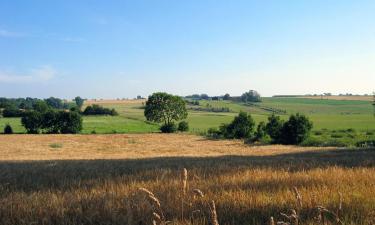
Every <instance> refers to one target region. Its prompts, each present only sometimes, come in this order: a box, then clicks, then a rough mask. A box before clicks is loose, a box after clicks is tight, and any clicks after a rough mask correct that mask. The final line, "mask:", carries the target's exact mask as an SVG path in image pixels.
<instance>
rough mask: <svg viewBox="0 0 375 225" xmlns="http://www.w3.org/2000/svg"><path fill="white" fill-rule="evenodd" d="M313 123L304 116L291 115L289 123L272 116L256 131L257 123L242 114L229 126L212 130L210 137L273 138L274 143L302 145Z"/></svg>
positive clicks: (245, 114) (246, 114)
mask: <svg viewBox="0 0 375 225" xmlns="http://www.w3.org/2000/svg"><path fill="white" fill-rule="evenodd" d="M312 126H313V124H312V122H311V121H310V120H309V119H308V118H307V117H306V116H304V115H301V114H298V113H297V114H293V115H290V117H289V119H288V120H287V121H283V120H281V119H280V117H279V116H275V115H271V116H270V117H268V122H267V123H265V122H260V123H259V124H258V126H257V127H256V129H255V122H254V120H253V118H252V117H251V115H250V114H248V113H246V112H240V113H239V114H238V116H236V117H235V118H234V119H233V121H232V122H231V123H229V124H223V125H221V126H220V128H219V129H215V128H211V129H209V131H208V135H209V136H210V137H214V138H220V137H222V138H229V139H232V138H237V139H241V138H244V139H247V140H250V141H251V142H255V141H260V140H263V139H264V138H266V137H269V138H271V142H272V143H277V144H300V143H301V142H303V141H304V140H305V139H306V138H307V137H308V136H309V133H310V131H311V129H312Z"/></svg>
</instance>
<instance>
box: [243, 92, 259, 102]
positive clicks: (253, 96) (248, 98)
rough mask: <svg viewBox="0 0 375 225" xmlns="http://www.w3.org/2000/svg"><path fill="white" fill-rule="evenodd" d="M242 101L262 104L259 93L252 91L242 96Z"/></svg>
mask: <svg viewBox="0 0 375 225" xmlns="http://www.w3.org/2000/svg"><path fill="white" fill-rule="evenodd" d="M241 101H243V102H260V101H261V98H260V94H259V93H258V92H257V91H254V90H250V91H248V92H245V93H243V94H242V95H241Z"/></svg>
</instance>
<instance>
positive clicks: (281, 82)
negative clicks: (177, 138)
mask: <svg viewBox="0 0 375 225" xmlns="http://www.w3.org/2000/svg"><path fill="white" fill-rule="evenodd" d="M374 12H375V1H370V0H369V1H361V0H358V1H352V0H350V1H349V0H336V1H334V0H329V1H327V0H314V1H307V0H306V1H294V0H285V1H280V0H267V1H261V0H258V1H252V0H233V1H229V0H225V1H224V0H189V1H172V0H157V1H156V0H152V1H151V0H149V1H142V0H132V1H130V0H123V1H94V0H85V1H79V0H64V1H62V0H61V1H58V0H56V1H50V0H44V1H43V0H33V1H21V0H2V1H0V96H7V97H26V96H32V97H49V96H56V97H62V98H72V97H74V96H77V95H80V96H83V97H86V98H123V97H129V98H131V97H135V96H136V95H138V94H140V95H143V96H147V95H149V94H151V93H152V92H155V91H166V92H170V93H174V94H178V95H187V94H192V93H207V94H209V95H220V94H225V93H230V94H231V95H239V94H241V93H243V92H245V91H247V90H249V89H255V90H258V91H259V92H260V93H261V94H262V95H263V96H271V95H274V94H307V93H322V92H332V93H347V92H351V93H359V94H363V93H371V92H372V91H375V87H374V84H375V13H374Z"/></svg>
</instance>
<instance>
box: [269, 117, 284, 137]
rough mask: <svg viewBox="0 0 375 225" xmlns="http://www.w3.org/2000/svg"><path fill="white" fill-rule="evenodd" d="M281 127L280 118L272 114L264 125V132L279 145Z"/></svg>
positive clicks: (282, 123)
mask: <svg viewBox="0 0 375 225" xmlns="http://www.w3.org/2000/svg"><path fill="white" fill-rule="evenodd" d="M283 125H284V122H283V121H282V120H281V119H280V116H276V115H275V114H272V115H271V116H269V117H268V123H267V124H266V128H265V131H266V133H267V134H268V135H269V136H270V137H271V139H272V140H273V141H274V142H275V143H279V142H280V141H281V140H280V138H281V129H282V127H283Z"/></svg>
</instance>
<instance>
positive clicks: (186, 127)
mask: <svg viewBox="0 0 375 225" xmlns="http://www.w3.org/2000/svg"><path fill="white" fill-rule="evenodd" d="M177 130H178V131H181V132H185V131H188V130H189V123H188V122H186V121H181V122H179V123H178V128H177Z"/></svg>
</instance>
